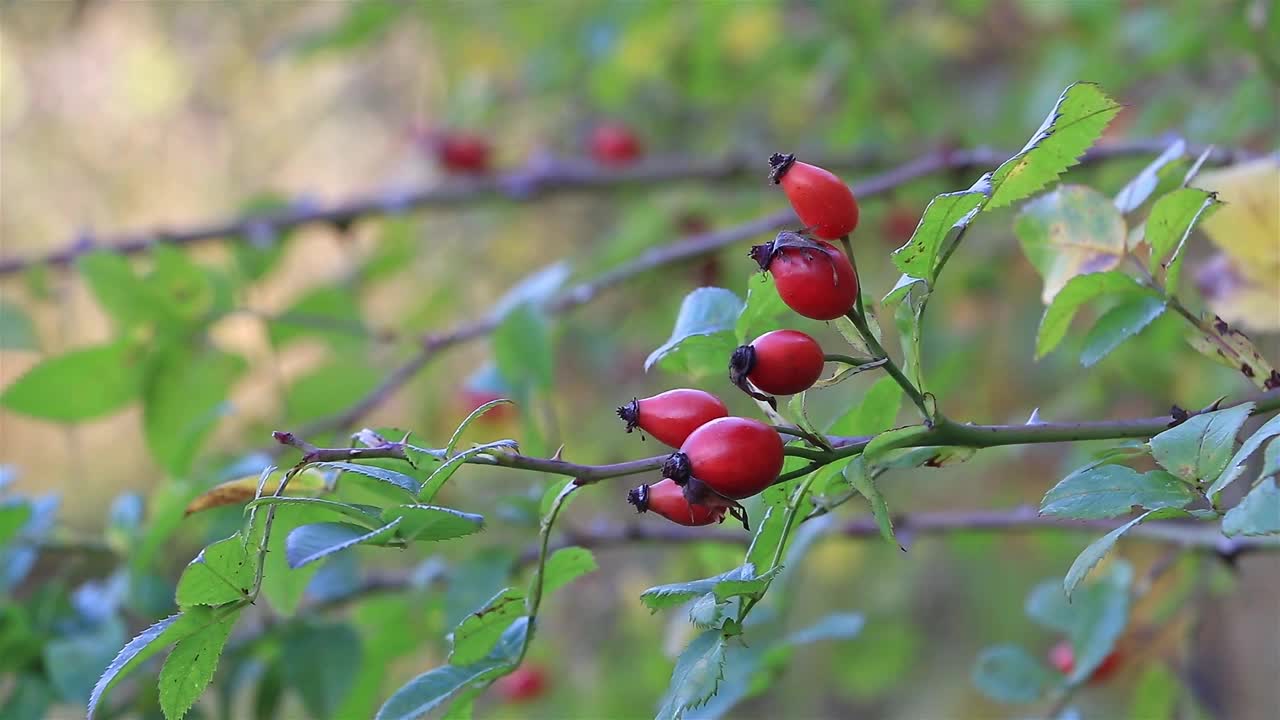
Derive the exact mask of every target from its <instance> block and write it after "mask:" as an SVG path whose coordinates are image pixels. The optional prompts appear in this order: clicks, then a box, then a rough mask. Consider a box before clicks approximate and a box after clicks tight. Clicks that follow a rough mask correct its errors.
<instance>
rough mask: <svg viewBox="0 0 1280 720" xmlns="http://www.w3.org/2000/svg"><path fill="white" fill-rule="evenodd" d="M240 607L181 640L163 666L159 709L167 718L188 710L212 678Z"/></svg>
mask: <svg viewBox="0 0 1280 720" xmlns="http://www.w3.org/2000/svg"><path fill="white" fill-rule="evenodd" d="M239 616H240V613H239V611H238V610H237V611H236V612H232V613H227V614H225V615H224V616H221V617H218V618H217V619H216V620H215V621H214V622H212V623H209V624H208V625H205V626H204V627H202V628H200V629H199V630H196V631H195V632H194V633H191V634H190V635H187V636H186V637H184V638H182V639H181V640H179V641H178V644H177V645H175V646H174V648H173V652H171V653H169V657H168V658H166V659H165V661H164V667H162V668H161V669H160V678H159V680H158V681H157V686H158V688H159V690H160V709H161V710H163V711H164V716H165V717H166V718H168V720H179V718H181V717H182V716H184V715H186V714H187V711H188V710H190V709H191V706H192V705H193V704H195V701H196V700H197V699H199V697H200V694H201V693H203V692H204V689H205V688H206V687H208V686H209V682H210V681H211V680H213V672H214V670H216V669H217V668H218V658H219V657H221V656H222V647H223V646H224V645H226V644H227V637H228V636H230V635H231V628H232V626H234V625H235V624H236V618H238V617H239Z"/></svg>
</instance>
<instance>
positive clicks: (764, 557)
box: [746, 488, 789, 568]
mask: <svg viewBox="0 0 1280 720" xmlns="http://www.w3.org/2000/svg"><path fill="white" fill-rule="evenodd" d="M770 489H772V488H770ZM788 497H789V494H788V493H785V492H780V491H774V492H768V491H767V490H766V495H765V503H766V509H765V512H764V517H763V518H760V519H759V520H757V521H756V534H755V535H754V536H752V538H751V547H749V548H747V559H746V562H747V563H749V564H750V565H751V566H752V567H757V568H767V567H769V566H771V565H772V564H773V556H774V555H775V554H777V552H778V546H779V545H780V544H782V543H784V542H786V538H785V537H783V535H782V529H783V527H785V526H786V524H787V517H786V516H787V513H786V505H787V501H788Z"/></svg>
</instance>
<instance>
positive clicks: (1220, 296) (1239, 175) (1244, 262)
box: [1195, 157, 1280, 332]
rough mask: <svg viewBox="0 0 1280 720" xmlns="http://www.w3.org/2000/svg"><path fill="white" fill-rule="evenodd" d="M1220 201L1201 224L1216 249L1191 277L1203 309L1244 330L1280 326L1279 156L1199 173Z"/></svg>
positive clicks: (1201, 182) (1202, 182)
mask: <svg viewBox="0 0 1280 720" xmlns="http://www.w3.org/2000/svg"><path fill="white" fill-rule="evenodd" d="M1195 184H1196V185H1197V186H1198V187H1201V188H1204V189H1206V190H1213V191H1216V192H1217V193H1218V199H1219V200H1222V201H1223V202H1224V203H1225V204H1224V205H1223V206H1222V208H1221V209H1220V210H1219V211H1218V212H1217V213H1215V214H1214V215H1213V216H1212V217H1210V218H1208V219H1207V220H1205V221H1204V222H1202V223H1201V227H1203V228H1204V231H1205V233H1206V234H1207V235H1208V236H1209V239H1210V240H1211V241H1212V242H1213V244H1215V245H1217V246H1218V247H1220V248H1222V250H1223V253H1224V255H1225V259H1223V258H1215V259H1214V260H1212V261H1210V262H1209V263H1208V264H1206V265H1205V266H1204V268H1202V269H1201V271H1200V272H1199V273H1198V276H1197V281H1198V283H1199V285H1200V288H1201V291H1202V292H1203V293H1204V295H1205V300H1206V301H1207V302H1208V303H1209V307H1210V308H1211V309H1212V310H1213V311H1214V312H1215V313H1216V314H1217V315H1218V316H1220V317H1221V318H1222V319H1224V320H1226V321H1227V322H1229V323H1231V324H1232V325H1239V326H1240V327H1242V328H1244V329H1246V330H1253V331H1260V332H1275V331H1277V330H1280V192H1277V190H1276V189H1277V188H1278V187H1280V160H1277V159H1276V158H1275V157H1265V158H1260V159H1258V160H1253V161H1250V162H1247V163H1241V164H1239V165H1233V166H1231V167H1229V168H1223V169H1221V170H1215V171H1213V172H1206V173H1203V174H1201V175H1200V176H1199V177H1198V178H1197V179H1196V181H1195Z"/></svg>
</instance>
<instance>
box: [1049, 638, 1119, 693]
mask: <svg viewBox="0 0 1280 720" xmlns="http://www.w3.org/2000/svg"><path fill="white" fill-rule="evenodd" d="M1120 660H1121V658H1120V651H1119V650H1112V651H1111V654H1110V655H1108V656H1106V657H1105V658H1104V659H1103V660H1102V662H1101V663H1099V664H1098V667H1097V668H1095V669H1094V671H1093V674H1092V675H1090V676H1089V682H1090V683H1100V682H1105V681H1106V680H1107V678H1109V677H1111V676H1112V675H1114V674H1115V673H1116V670H1118V669H1119V668H1120ZM1049 664H1050V665H1052V666H1053V668H1054V669H1055V670H1057V671H1058V672H1060V673H1062V674H1063V675H1070V674H1071V671H1072V670H1074V669H1075V666H1076V660H1075V650H1074V649H1073V648H1072V647H1071V641H1070V640H1062V641H1060V642H1058V644H1056V645H1054V646H1053V647H1052V648H1050V649H1049Z"/></svg>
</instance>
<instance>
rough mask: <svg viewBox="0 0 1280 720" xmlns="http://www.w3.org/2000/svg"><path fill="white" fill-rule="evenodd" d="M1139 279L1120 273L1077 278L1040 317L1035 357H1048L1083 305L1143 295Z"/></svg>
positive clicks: (1093, 274) (1113, 272)
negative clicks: (1105, 298) (1107, 298)
mask: <svg viewBox="0 0 1280 720" xmlns="http://www.w3.org/2000/svg"><path fill="white" fill-rule="evenodd" d="M1144 292H1145V291H1144V290H1143V287H1142V286H1141V285H1139V284H1138V281H1137V280H1134V279H1133V278H1131V277H1129V276H1128V275H1125V274H1124V273H1122V272H1119V271H1117V270H1110V271H1107V272H1095V273H1088V274H1086V275H1076V276H1075V277H1073V278H1071V279H1070V280H1068V281H1067V284H1066V285H1064V286H1063V287H1062V290H1060V291H1059V292H1058V293H1057V294H1056V295H1054V297H1053V302H1051V303H1049V307H1047V308H1045V311H1044V316H1043V317H1041V318H1040V329H1039V331H1037V333H1036V357H1037V358H1041V357H1044V356H1045V355H1048V354H1049V352H1051V351H1052V350H1053V349H1054V348H1055V347H1057V346H1058V343H1060V342H1062V338H1064V337H1066V335H1067V328H1068V327H1070V326H1071V319H1072V318H1074V317H1075V315H1076V311H1077V310H1079V309H1080V306H1082V305H1084V304H1085V303H1087V302H1089V301H1090V300H1093V299H1094V298H1097V297H1100V296H1104V295H1121V294H1124V295H1132V294H1144Z"/></svg>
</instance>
